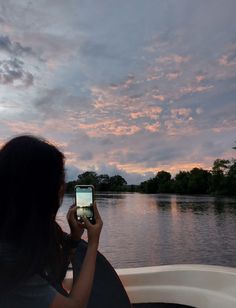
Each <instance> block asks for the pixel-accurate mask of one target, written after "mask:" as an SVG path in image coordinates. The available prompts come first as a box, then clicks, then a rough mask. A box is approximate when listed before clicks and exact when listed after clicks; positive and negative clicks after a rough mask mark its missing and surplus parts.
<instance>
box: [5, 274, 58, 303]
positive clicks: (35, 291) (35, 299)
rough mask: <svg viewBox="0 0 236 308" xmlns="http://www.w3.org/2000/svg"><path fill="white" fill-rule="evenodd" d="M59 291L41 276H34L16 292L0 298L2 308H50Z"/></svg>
mask: <svg viewBox="0 0 236 308" xmlns="http://www.w3.org/2000/svg"><path fill="white" fill-rule="evenodd" d="M56 294H57V291H56V290H55V289H54V288H53V287H52V286H51V285H50V284H49V283H48V282H47V281H46V280H45V279H43V278H42V277H41V276H40V275H33V276H32V277H31V278H29V279H28V280H27V281H25V282H24V283H22V284H21V285H19V286H18V287H17V288H16V289H15V290H14V291H12V292H11V293H9V294H6V295H4V296H1V297H0V307H4V308H8V307H9V308H21V307H25V308H28V307H34V308H40V307H42V308H43V307H49V306H50V304H51V303H52V301H53V299H54V297H55V295H56Z"/></svg>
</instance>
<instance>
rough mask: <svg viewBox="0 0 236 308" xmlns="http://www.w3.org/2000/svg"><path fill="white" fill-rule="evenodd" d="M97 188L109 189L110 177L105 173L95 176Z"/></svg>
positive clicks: (101, 189)
mask: <svg viewBox="0 0 236 308" xmlns="http://www.w3.org/2000/svg"><path fill="white" fill-rule="evenodd" d="M97 181H98V190H99V191H109V190H110V177H109V175H107V174H100V175H99V176H98V177H97Z"/></svg>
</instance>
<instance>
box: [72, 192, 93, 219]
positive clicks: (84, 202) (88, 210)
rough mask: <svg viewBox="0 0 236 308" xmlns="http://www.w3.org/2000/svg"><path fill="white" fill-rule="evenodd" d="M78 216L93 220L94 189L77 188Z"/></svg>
mask: <svg viewBox="0 0 236 308" xmlns="http://www.w3.org/2000/svg"><path fill="white" fill-rule="evenodd" d="M75 193H76V206H77V210H76V212H77V216H78V217H81V216H86V217H88V218H89V219H90V218H93V207H92V206H93V190H92V187H78V186H77V187H76V191H75Z"/></svg>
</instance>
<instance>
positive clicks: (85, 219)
mask: <svg viewBox="0 0 236 308" xmlns="http://www.w3.org/2000/svg"><path fill="white" fill-rule="evenodd" d="M82 219H83V222H84V228H86V229H88V228H89V227H91V226H92V224H91V223H90V222H89V220H88V218H87V217H86V216H83V217H82Z"/></svg>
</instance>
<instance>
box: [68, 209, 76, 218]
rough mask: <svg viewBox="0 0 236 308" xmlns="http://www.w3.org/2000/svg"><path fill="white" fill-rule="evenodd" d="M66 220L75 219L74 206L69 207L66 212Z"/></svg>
mask: <svg viewBox="0 0 236 308" xmlns="http://www.w3.org/2000/svg"><path fill="white" fill-rule="evenodd" d="M67 219H68V220H75V219H76V207H73V208H71V209H70V210H69V211H68V213H67Z"/></svg>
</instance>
